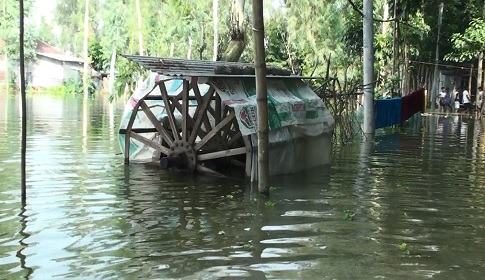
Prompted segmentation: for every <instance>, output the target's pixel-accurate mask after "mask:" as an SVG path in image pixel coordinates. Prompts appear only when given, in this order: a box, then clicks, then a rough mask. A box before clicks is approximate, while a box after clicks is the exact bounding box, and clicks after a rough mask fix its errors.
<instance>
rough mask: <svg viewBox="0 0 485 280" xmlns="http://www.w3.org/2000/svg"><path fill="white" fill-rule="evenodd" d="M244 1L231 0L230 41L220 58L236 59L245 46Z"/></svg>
mask: <svg viewBox="0 0 485 280" xmlns="http://www.w3.org/2000/svg"><path fill="white" fill-rule="evenodd" d="M244 3H245V0H232V7H231V41H229V44H228V45H227V49H226V51H225V52H224V53H223V54H222V57H221V60H224V61H238V60H239V58H240V57H241V55H242V53H243V51H244V48H245V47H246V40H245V38H244V36H245V34H244V33H245V31H244Z"/></svg>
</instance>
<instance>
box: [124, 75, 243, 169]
mask: <svg viewBox="0 0 485 280" xmlns="http://www.w3.org/2000/svg"><path fill="white" fill-rule="evenodd" d="M165 81H166V80H165ZM165 81H160V82H158V83H157V85H156V87H159V89H160V92H161V95H153V94H152V92H153V90H154V89H155V88H154V89H152V90H151V91H150V92H149V93H147V94H146V95H145V96H144V97H143V98H141V99H139V100H138V102H137V104H136V105H135V106H134V108H133V112H132V115H131V118H130V120H129V123H128V126H127V128H126V129H120V134H124V135H125V151H124V155H125V163H126V164H129V161H130V158H129V157H130V151H129V149H130V141H131V139H135V140H137V141H139V142H141V143H143V144H145V145H147V146H149V147H151V148H153V149H154V150H155V151H157V152H159V153H160V155H161V159H162V161H163V160H165V161H167V162H166V164H165V167H167V168H169V167H172V166H176V167H179V168H183V169H186V170H188V171H191V172H193V171H199V172H203V173H206V174H211V175H216V176H224V175H223V174H221V173H219V172H217V171H216V170H214V169H212V168H210V167H208V166H210V164H207V163H208V162H209V161H214V160H219V161H221V160H224V161H223V163H224V164H233V165H236V166H241V167H242V166H246V173H247V174H249V172H250V166H251V153H250V151H251V148H250V147H249V145H250V144H249V143H250V141H248V139H243V136H242V134H241V132H240V131H239V126H238V123H237V120H236V116H235V113H234V109H232V108H231V107H229V106H224V105H223V104H222V102H221V98H220V96H219V95H218V94H217V92H216V91H215V89H214V87H213V86H211V87H210V89H209V91H208V92H207V93H206V94H205V95H202V94H201V93H200V90H199V87H198V85H197V79H192V81H191V82H189V81H187V80H186V79H184V80H183V89H182V91H181V92H180V93H179V94H178V95H176V96H174V95H169V94H168V92H167V89H166V87H165V83H164V82H165ZM191 90H192V92H193V93H194V96H190V95H189V92H190V91H191ZM148 100H160V101H163V105H164V107H165V112H166V114H167V116H166V118H164V119H163V120H159V119H157V117H156V116H155V115H154V113H153V112H152V111H151V110H150V108H149V106H148V105H147V103H146V101H148ZM192 100H195V101H197V107H196V110H195V113H194V114H193V115H191V114H190V113H189V102H190V101H192ZM140 112H142V113H144V114H145V115H146V116H147V118H148V119H149V120H150V123H151V125H152V127H146V128H133V124H134V121H135V119H136V117H137V114H139V113H140ZM177 113H178V114H177ZM180 115H181V119H177V117H176V116H180ZM144 133H157V135H158V137H155V138H154V139H149V138H147V137H145V136H143V134H144ZM244 138H246V137H244ZM237 155H246V162H245V163H244V162H241V161H240V160H238V159H236V158H234V156H237ZM163 165H164V164H162V166H163ZM248 166H249V169H248Z"/></svg>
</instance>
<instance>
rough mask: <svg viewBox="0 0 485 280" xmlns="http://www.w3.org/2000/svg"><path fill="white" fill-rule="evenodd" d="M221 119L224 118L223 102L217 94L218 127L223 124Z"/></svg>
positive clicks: (216, 116)
mask: <svg viewBox="0 0 485 280" xmlns="http://www.w3.org/2000/svg"><path fill="white" fill-rule="evenodd" d="M221 118H222V101H221V97H220V96H219V94H217V93H216V115H215V121H216V125H218V124H219V123H220V122H221Z"/></svg>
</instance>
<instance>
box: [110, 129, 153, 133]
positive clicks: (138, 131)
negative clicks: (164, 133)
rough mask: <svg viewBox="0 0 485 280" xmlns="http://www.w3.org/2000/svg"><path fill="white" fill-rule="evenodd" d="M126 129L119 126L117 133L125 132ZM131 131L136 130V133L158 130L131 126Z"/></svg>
mask: <svg viewBox="0 0 485 280" xmlns="http://www.w3.org/2000/svg"><path fill="white" fill-rule="evenodd" d="M126 131H127V129H126V128H120V130H118V133H119V134H127V133H126ZM131 131H133V132H136V133H155V132H158V130H157V129H156V128H132V129H131Z"/></svg>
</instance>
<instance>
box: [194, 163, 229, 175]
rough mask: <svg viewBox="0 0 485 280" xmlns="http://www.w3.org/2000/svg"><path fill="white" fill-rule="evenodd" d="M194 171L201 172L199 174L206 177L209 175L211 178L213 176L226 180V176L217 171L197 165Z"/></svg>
mask: <svg viewBox="0 0 485 280" xmlns="http://www.w3.org/2000/svg"><path fill="white" fill-rule="evenodd" d="M195 169H196V170H197V171H198V172H201V173H204V174H207V175H211V176H215V177H221V178H227V176H225V175H223V174H221V173H219V172H217V171H214V170H212V169H210V168H207V167H205V166H202V165H201V164H197V166H196V167H195Z"/></svg>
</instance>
